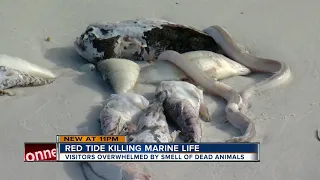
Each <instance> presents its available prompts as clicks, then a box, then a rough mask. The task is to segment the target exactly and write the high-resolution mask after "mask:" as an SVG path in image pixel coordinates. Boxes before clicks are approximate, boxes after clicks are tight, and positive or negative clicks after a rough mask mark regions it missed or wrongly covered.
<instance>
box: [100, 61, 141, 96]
mask: <svg viewBox="0 0 320 180" xmlns="http://www.w3.org/2000/svg"><path fill="white" fill-rule="evenodd" d="M98 70H99V71H100V73H101V75H102V78H103V80H105V81H106V82H107V83H108V84H109V85H110V86H111V87H112V88H113V90H114V92H115V93H117V94H120V93H126V92H128V91H129V90H131V89H132V88H133V87H134V86H135V84H136V82H137V80H138V78H139V72H140V67H139V65H138V64H137V63H135V62H133V61H130V60H126V59H117V58H111V59H107V60H103V61H99V63H98Z"/></svg>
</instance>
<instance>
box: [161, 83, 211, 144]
mask: <svg viewBox="0 0 320 180" xmlns="http://www.w3.org/2000/svg"><path fill="white" fill-rule="evenodd" d="M163 91H165V92H166V94H167V96H166V98H165V100H164V102H163V107H164V113H165V115H166V117H167V118H168V119H171V120H172V121H173V122H174V123H175V124H177V125H178V127H179V129H180V130H181V132H182V134H183V138H184V140H185V141H188V142H200V141H201V136H202V129H201V124H200V121H199V113H200V114H203V115H202V117H204V119H206V120H209V119H210V118H209V111H208V108H207V107H206V105H205V104H204V102H203V93H202V90H200V89H198V88H197V87H196V86H194V85H193V84H190V83H188V82H183V81H163V82H161V83H160V86H159V87H158V88H157V90H156V93H159V92H163Z"/></svg>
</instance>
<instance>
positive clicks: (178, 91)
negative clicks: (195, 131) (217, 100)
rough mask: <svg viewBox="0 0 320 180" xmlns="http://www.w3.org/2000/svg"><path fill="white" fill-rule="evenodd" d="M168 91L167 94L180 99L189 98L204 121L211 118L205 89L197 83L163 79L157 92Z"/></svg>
mask: <svg viewBox="0 0 320 180" xmlns="http://www.w3.org/2000/svg"><path fill="white" fill-rule="evenodd" d="M163 91H166V92H167V94H168V95H167V96H174V97H176V98H178V99H181V100H183V99H187V100H188V101H190V103H191V105H192V107H193V108H195V110H196V112H197V113H198V114H199V115H200V116H201V118H202V119H203V120H204V121H209V120H210V115H209V114H210V113H209V110H208V107H207V105H206V104H205V103H204V100H203V91H202V90H201V89H199V88H198V87H196V86H195V85H193V84H191V83H188V82H185V81H162V82H161V83H160V84H159V85H158V87H157V89H156V91H155V93H156V94H157V93H159V92H163Z"/></svg>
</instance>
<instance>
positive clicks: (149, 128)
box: [128, 101, 179, 143]
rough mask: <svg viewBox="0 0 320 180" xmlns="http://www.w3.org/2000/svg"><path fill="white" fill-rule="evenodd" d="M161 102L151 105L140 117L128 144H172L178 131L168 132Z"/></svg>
mask: <svg viewBox="0 0 320 180" xmlns="http://www.w3.org/2000/svg"><path fill="white" fill-rule="evenodd" d="M162 105H163V102H161V101H155V102H153V103H151V104H150V105H149V106H148V107H147V108H146V109H145V110H144V112H143V113H142V114H141V115H140V117H139V120H138V125H137V131H136V132H135V133H134V134H132V135H130V136H129V138H128V139H129V142H131V143H133V142H139V143H167V142H174V141H175V139H176V137H177V135H178V134H179V131H173V132H172V134H170V132H169V125H168V123H167V121H166V116H165V115H164V113H163V107H162Z"/></svg>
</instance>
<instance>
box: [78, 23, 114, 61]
mask: <svg viewBox="0 0 320 180" xmlns="http://www.w3.org/2000/svg"><path fill="white" fill-rule="evenodd" d="M119 38H120V36H119V35H116V34H112V33H109V31H107V30H104V29H103V28H101V27H99V26H98V25H89V26H88V27H87V29H86V31H85V32H84V33H82V34H81V35H80V36H79V37H77V38H76V40H75V42H74V47H75V49H76V51H77V53H78V54H79V55H80V56H82V57H83V58H84V59H86V60H87V61H89V62H90V63H93V64H96V63H97V62H98V61H100V60H103V59H109V58H112V57H117V54H116V52H115V51H114V49H115V46H116V44H117V43H118V39H119Z"/></svg>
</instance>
